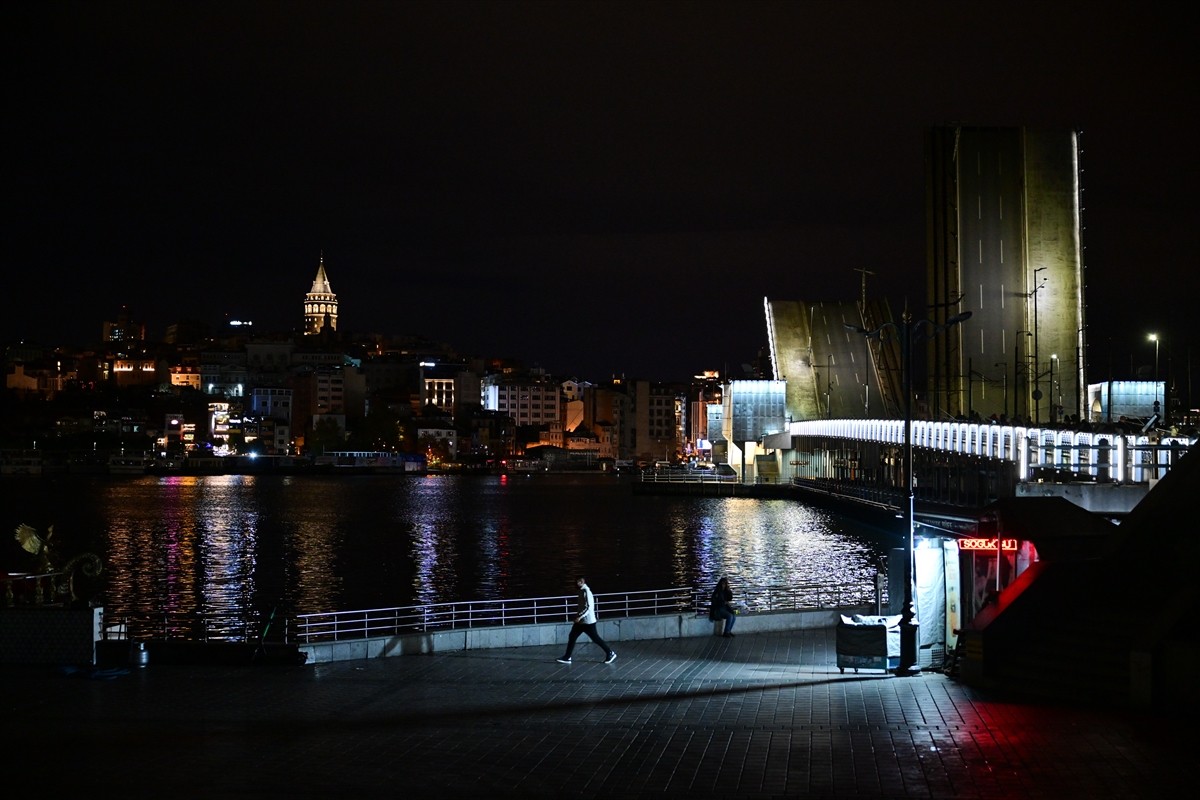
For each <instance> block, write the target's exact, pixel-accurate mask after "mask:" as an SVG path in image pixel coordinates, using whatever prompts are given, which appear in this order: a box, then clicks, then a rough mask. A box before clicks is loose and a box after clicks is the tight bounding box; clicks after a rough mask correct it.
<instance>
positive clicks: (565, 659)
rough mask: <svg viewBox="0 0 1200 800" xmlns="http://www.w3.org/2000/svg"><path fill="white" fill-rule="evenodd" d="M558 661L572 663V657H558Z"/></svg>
mask: <svg viewBox="0 0 1200 800" xmlns="http://www.w3.org/2000/svg"><path fill="white" fill-rule="evenodd" d="M558 663H560V664H570V663H571V659H569V658H560V659H558Z"/></svg>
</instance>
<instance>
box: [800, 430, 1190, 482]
mask: <svg viewBox="0 0 1200 800" xmlns="http://www.w3.org/2000/svg"><path fill="white" fill-rule="evenodd" d="M911 424H912V433H911V442H912V445H913V447H916V448H923V449H927V450H936V451H942V452H947V453H959V454H963V455H973V456H981V457H985V458H995V459H999V460H1002V461H1008V462H1012V463H1014V464H1016V465H1017V479H1018V480H1020V481H1028V480H1033V479H1035V478H1036V476H1037V475H1038V474H1039V473H1041V472H1044V471H1046V470H1048V469H1053V470H1058V471H1061V472H1069V473H1072V474H1074V475H1075V476H1078V477H1079V478H1082V479H1089V480H1096V481H1102V482H1113V483H1147V482H1149V481H1151V480H1155V479H1158V478H1161V477H1163V476H1164V475H1165V474H1166V473H1167V472H1168V471H1169V470H1170V469H1171V466H1172V465H1173V464H1174V463H1175V462H1177V461H1178V460H1179V459H1180V458H1181V457H1182V456H1183V455H1184V454H1185V453H1187V452H1188V451H1189V450H1190V449H1191V448H1192V447H1194V446H1195V445H1196V443H1197V439H1196V437H1195V436H1187V435H1179V436H1160V437H1154V438H1152V437H1150V436H1147V435H1144V434H1129V433H1120V432H1114V431H1096V430H1073V429H1064V428H1037V427H1023V426H1013V425H994V424H987V423H968V422H931V421H927V420H914V421H913V422H912V423H911ZM904 425H905V423H904V421H903V420H867V419H862V420H847V419H843V420H805V421H802V422H793V423H791V425H790V427H789V432H790V434H791V435H792V436H793V437H812V438H829V439H843V440H849V441H866V442H875V443H880V444H886V445H894V446H900V445H902V444H903V443H904ZM803 455H804V456H805V458H803V459H800V458H796V457H790V458H789V460H790V461H791V463H792V464H793V465H795V464H798V463H802V464H803V469H798V470H796V477H803V478H832V477H840V476H839V475H838V473H837V472H836V471H837V470H839V469H853V468H855V465H854V464H853V463H852V462H853V459H852V458H849V457H847V456H846V455H845V454H843V453H842V452H841V451H833V450H825V451H817V450H814V451H812V452H804V453H803ZM863 466H865V465H863Z"/></svg>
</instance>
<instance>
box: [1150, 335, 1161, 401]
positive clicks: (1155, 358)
mask: <svg viewBox="0 0 1200 800" xmlns="http://www.w3.org/2000/svg"><path fill="white" fill-rule="evenodd" d="M1150 341H1152V342H1154V413H1155V414H1157V413H1159V411H1160V410H1161V409H1162V406H1161V405H1159V403H1158V334H1157V333H1152V334H1150Z"/></svg>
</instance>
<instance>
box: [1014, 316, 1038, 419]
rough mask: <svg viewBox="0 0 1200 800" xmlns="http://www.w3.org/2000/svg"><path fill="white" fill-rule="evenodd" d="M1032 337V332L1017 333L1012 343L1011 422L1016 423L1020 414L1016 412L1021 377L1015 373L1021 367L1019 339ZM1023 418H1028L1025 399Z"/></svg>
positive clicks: (1027, 383)
mask: <svg viewBox="0 0 1200 800" xmlns="http://www.w3.org/2000/svg"><path fill="white" fill-rule="evenodd" d="M1022 336H1033V332H1032V331H1017V339H1016V342H1014V343H1013V422H1016V421H1017V417H1018V416H1020V412H1018V411H1017V398H1019V397H1020V396H1021V376H1020V374H1019V373H1018V372H1017V370H1018V369H1020V366H1021V337H1022ZM1025 391H1026V392H1028V391H1029V381H1028V380H1026V381H1025ZM1025 416H1029V398H1028V397H1026V399H1025Z"/></svg>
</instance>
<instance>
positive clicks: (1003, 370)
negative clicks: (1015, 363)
mask: <svg viewBox="0 0 1200 800" xmlns="http://www.w3.org/2000/svg"><path fill="white" fill-rule="evenodd" d="M992 366H993V367H1000V378H1001V379H1002V380H1003V381H1004V405H1003V406H1002V407H1001V409H1000V414H1001V415H1002V416H1005V417H1007V416H1008V362H1007V361H997V362H996V363H995V364H993V365H992ZM1016 415H1017V412H1016V410H1015V409H1014V410H1013V416H1014V417H1015V416H1016Z"/></svg>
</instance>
